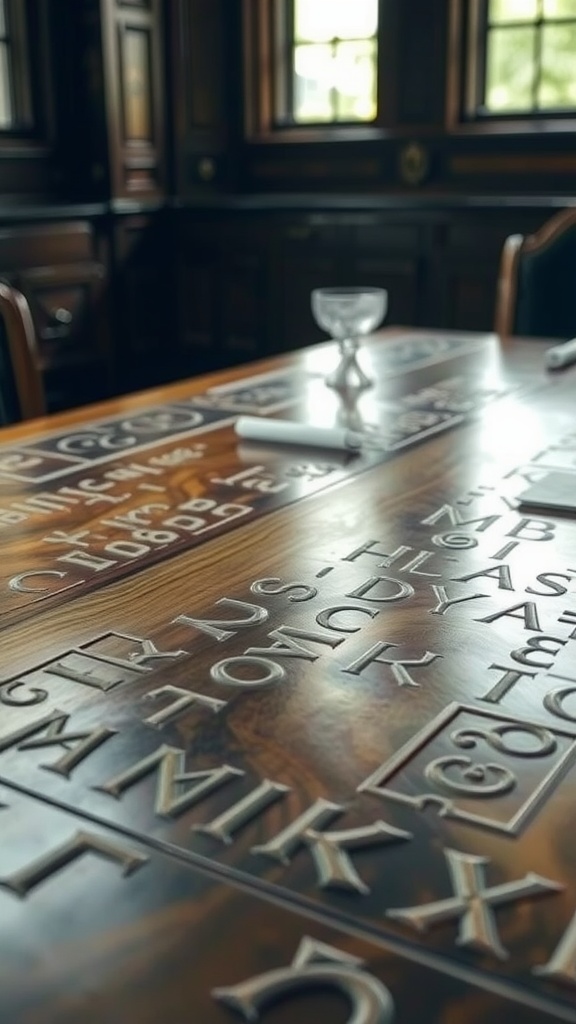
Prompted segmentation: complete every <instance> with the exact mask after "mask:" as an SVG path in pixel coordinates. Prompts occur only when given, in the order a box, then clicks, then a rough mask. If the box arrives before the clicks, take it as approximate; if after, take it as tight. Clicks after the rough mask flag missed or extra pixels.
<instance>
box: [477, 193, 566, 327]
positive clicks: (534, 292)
mask: <svg viewBox="0 0 576 1024" xmlns="http://www.w3.org/2000/svg"><path fill="white" fill-rule="evenodd" d="M494 327H495V330H496V332H497V333H498V334H500V335H501V336H502V337H506V336H508V335H512V334H519V335H525V336H528V337H545V338H573V337H574V336H576V209H571V210H561V211H560V213H557V214H555V215H554V216H553V217H551V218H550V220H548V221H547V222H546V223H545V224H544V226H543V227H541V228H540V229H539V230H538V231H536V232H535V233H534V234H533V235H526V236H524V235H510V236H509V238H507V239H506V242H505V243H504V248H503V250H502V257H501V261H500V275H499V279H498V293H497V298H496V316H495V325H494Z"/></svg>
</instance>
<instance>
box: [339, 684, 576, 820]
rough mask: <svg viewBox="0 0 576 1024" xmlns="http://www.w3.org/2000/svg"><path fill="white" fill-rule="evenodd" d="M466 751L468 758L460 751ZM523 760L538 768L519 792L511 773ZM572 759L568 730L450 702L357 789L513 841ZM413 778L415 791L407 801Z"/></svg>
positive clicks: (574, 740) (573, 739)
mask: <svg viewBox="0 0 576 1024" xmlns="http://www.w3.org/2000/svg"><path fill="white" fill-rule="evenodd" d="M454 725H457V726H459V727H458V728H456V729H454V728H453V726H454ZM447 747H448V750H449V753H445V751H446V748H447ZM468 750H469V751H471V752H472V755H473V756H468V755H467V754H463V753H462V751H468ZM436 751H437V752H438V753H436ZM494 752H495V753H496V757H494V756H493V755H494ZM490 755H492V756H490ZM488 758H490V759H488ZM526 759H529V760H530V761H533V762H535V763H537V764H538V767H540V768H541V774H540V779H539V781H538V783H537V784H536V785H535V786H534V787H533V788H532V790H531V791H530V792H524V791H523V785H522V782H521V780H520V779H519V777H518V775H517V768H518V767H519V765H521V763H522V761H525V760H526ZM575 760H576V735H575V734H574V733H572V732H565V731H563V730H560V729H556V728H554V729H547V728H544V727H543V726H540V725H535V724H533V723H531V722H526V721H522V720H521V719H516V718H508V717H506V716H503V715H496V714H494V713H492V712H488V711H484V710H481V709H478V708H475V707H468V706H466V705H463V704H456V703H453V704H450V705H449V706H448V707H447V708H445V709H444V711H442V712H441V713H440V714H439V715H437V717H436V718H435V719H433V721H432V722H430V724H429V725H427V726H426V727H425V728H424V729H422V730H421V731H420V732H419V733H417V734H416V735H415V736H414V737H413V738H412V739H411V740H410V741H409V742H408V743H406V744H405V745H404V746H403V747H401V749H400V750H399V751H398V752H397V753H396V754H395V755H394V756H393V757H392V758H390V760H388V761H386V762H385V763H384V764H383V765H381V766H380V767H379V768H378V769H377V770H376V771H375V772H374V773H373V774H372V775H371V776H369V778H367V779H365V781H364V782H362V783H361V785H360V786H359V787H358V791H359V792H364V793H372V794H373V795H374V796H379V797H384V798H385V799H388V800H394V801H396V802H398V803H403V804H407V805H409V806H410V807H413V808H414V809H416V810H419V811H422V810H424V809H425V808H426V807H427V806H429V805H432V806H435V807H437V808H438V813H439V815H440V816H441V817H447V818H455V819H457V820H459V821H464V822H467V823H468V824H470V825H478V826H482V827H484V828H489V829H494V830H496V831H498V832H504V833H505V834H507V835H510V836H517V835H519V833H520V832H521V831H522V829H523V827H524V826H525V825H526V823H527V821H528V820H529V818H531V817H532V816H533V815H534V814H535V813H536V811H537V810H538V808H539V806H540V805H541V804H542V803H543V802H544V801H545V800H546V799H547V797H548V796H549V794H550V792H551V791H552V790H553V789H554V787H555V786H556V785H557V784H558V783H559V782H560V780H561V779H562V778H563V777H564V775H565V774H566V772H567V771H568V769H569V768H570V767H571V766H572V765H573V764H574V762H575ZM418 776H419V777H420V780H421V785H422V792H421V793H420V794H419V795H418V796H412V795H410V794H411V792H412V791H413V787H414V779H415V778H418ZM479 802H481V803H482V811H483V813H481V812H480V811H479V810H478V808H477V805H478V803H479ZM475 805H476V806H475ZM490 811H491V812H492V813H489V812H490Z"/></svg>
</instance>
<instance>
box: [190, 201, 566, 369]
mask: <svg viewBox="0 0 576 1024" xmlns="http://www.w3.org/2000/svg"><path fill="white" fill-rule="evenodd" d="M254 205H255V207H256V206H257V203H256V202H255V204H254ZM548 216H549V211H548V210H546V209H532V208H529V207H527V208H526V209H519V210H509V209H507V208H506V207H505V206H502V208H499V207H498V206H496V205H495V206H494V207H492V208H491V207H490V204H489V203H487V204H486V205H485V206H481V207H479V208H478V209H466V208H464V209H463V208H460V207H459V206H455V207H451V206H449V205H445V206H442V204H440V203H438V204H436V205H432V204H427V205H426V206H424V205H419V204H418V203H417V202H414V203H413V204H408V203H405V204H404V208H402V204H400V203H398V204H394V203H393V202H392V201H389V203H388V204H387V205H384V204H380V205H379V204H378V202H377V201H376V202H375V204H374V209H366V207H364V208H363V209H362V208H360V209H353V208H350V209H348V210H338V209H329V208H327V207H324V208H321V207H318V208H316V209H314V208H312V209H308V210H305V209H300V210H293V211H290V210H286V209H285V208H282V206H281V204H280V203H279V204H278V207H277V208H276V209H268V210H267V211H266V213H263V212H262V211H261V210H258V209H256V208H255V209H254V210H251V209H250V208H249V205H248V204H247V203H246V202H244V203H243V204H242V205H240V204H238V208H237V209H222V210H217V209H213V210H211V211H206V210H204V209H201V208H197V209H193V208H189V209H188V210H186V211H179V212H178V213H177V214H175V221H174V259H175V267H176V275H177V282H178V321H179V332H178V333H179V345H180V346H181V350H182V355H183V361H182V367H183V371H184V372H188V373H195V372H200V371H201V370H209V369H215V368H217V367H220V366H223V365H233V364H235V363H240V362H244V361H246V360H248V359H251V358H255V357H257V356H264V355H271V354H274V353H277V352H282V351H287V350H290V349H296V348H301V347H303V346H305V345H309V344H311V343H313V342H315V341H318V340H320V339H322V338H324V337H325V335H323V333H322V331H321V330H320V329H319V328H318V327H317V326H316V325H315V323H314V321H313V318H312V314H311V309H310V294H311V291H312V289H313V288H317V287H320V286H328V285H354V284H358V285H363V284H367V285H376V286H380V287H383V288H386V289H387V290H388V298H389V304H388V313H387V317H386V322H387V323H389V324H408V325H413V326H421V327H439V328H442V327H445V328H454V329H460V330H477V331H491V330H492V328H493V318H494V305H495V296H496V282H497V277H498V270H499V262H500V254H501V251H502V246H503V244H504V240H505V238H506V237H507V235H509V234H512V233H513V232H515V231H520V232H530V231H533V230H535V229H536V228H537V227H538V225H539V224H541V223H542V222H543V221H544V220H546V218H547V217H548Z"/></svg>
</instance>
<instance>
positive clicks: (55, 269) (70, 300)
mask: <svg viewBox="0 0 576 1024" xmlns="http://www.w3.org/2000/svg"><path fill="white" fill-rule="evenodd" d="M14 279H15V281H16V284H17V285H18V287H20V288H21V290H22V291H23V293H24V294H25V295H26V297H27V299H28V301H29V303H30V308H31V310H32V315H33V317H34V323H35V326H36V331H37V336H38V350H39V356H40V367H41V369H42V371H43V372H44V374H45V378H46V391H47V401H48V406H49V408H50V409H57V408H65V407H66V406H70V405H78V404H81V403H83V402H87V401H92V400H94V399H97V398H102V397H105V396H106V395H108V394H110V391H111V390H112V388H113V366H112V356H111V348H110V339H109V332H108V311H107V294H106V271H105V268H104V267H103V266H102V264H100V263H96V262H83V263H76V264H63V265H61V266H50V267H29V268H28V269H26V270H22V271H20V272H17V273H16V274H15V275H14Z"/></svg>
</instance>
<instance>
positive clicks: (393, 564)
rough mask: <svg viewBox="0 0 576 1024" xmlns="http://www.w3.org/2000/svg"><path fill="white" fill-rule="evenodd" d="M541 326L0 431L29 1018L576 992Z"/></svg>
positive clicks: (559, 519) (136, 1023) (14, 835)
mask: <svg viewBox="0 0 576 1024" xmlns="http://www.w3.org/2000/svg"><path fill="white" fill-rule="evenodd" d="M545 348H546V343H545V342H543V341H541V340H538V339H531V340H522V339H514V340H512V341H509V342H506V343H504V342H502V341H500V340H499V338H498V337H496V336H495V335H491V334H471V333H460V332H446V331H432V330H430V331H425V330H412V329H409V328H404V329H397V330H396V329H392V328H389V329H387V330H384V331H381V332H379V333H377V334H375V335H374V336H372V337H371V338H369V339H367V340H366V341H365V342H364V343H363V345H362V348H361V350H360V361H361V363H362V366H363V368H364V369H365V371H366V372H367V374H368V375H369V376H370V378H371V380H372V386H371V387H368V388H363V389H361V390H354V389H353V388H350V389H348V390H339V391H336V390H334V389H333V388H330V387H328V386H327V385H326V380H325V378H326V374H327V373H328V372H329V371H330V369H331V368H332V367H333V365H334V364H335V361H336V359H337V353H336V346H335V344H333V343H326V344H320V345H316V346H311V347H310V348H307V349H304V350H301V351H298V352H295V353H287V354H285V355H282V356H280V357H276V358H274V359H270V360H268V361H263V362H260V363H253V364H250V365H246V366H243V367H242V368H240V369H238V368H236V369H231V370H227V371H223V372H219V373H216V374H213V375H210V376H204V377H196V378H192V379H190V380H186V381H182V382H179V383H177V384H172V385H170V386H166V387H163V388H158V389H156V390H152V391H147V392H142V393H139V394H136V395H130V396H127V397H122V398H116V399H113V400H111V401H108V402H106V403H102V404H99V405H95V406H90V407H86V408H81V409H78V410H74V411H71V412H66V413H61V414H58V415H52V416H48V417H46V418H44V419H41V420H35V421H31V422H27V423H22V424H19V425H17V426H14V427H11V428H5V429H3V430H2V431H1V432H0V630H1V633H0V640H1V647H0V650H1V662H0V934H1V940H0V942H1V956H0V1021H1V1022H2V1024H4V1022H7V1024H8V1022H10V1024H78V1022H82V1024H157V1022H161V1021H166V1022H170V1024H227V1022H228V1024H233V1022H234V1021H235V1020H236V1021H240V1020H247V1021H262V1022H263V1024H287V1022H294V1021H299V1022H301V1024H311V1022H316V1021H322V1022H324V1021H325V1022H326V1024H328V1022H330V1024H415V1022H423V1024H427V1022H441V1024H456V1022H458V1024H479V1022H482V1024H484V1022H486V1021H488V1020H489V1021H490V1022H491V1024H504V1022H506V1024H508V1022H510V1021H514V1022H515V1024H516V1022H518V1024H541V1022H543V1021H557V1020H558V1021H576V658H575V651H576V643H575V641H576V523H575V514H574V506H575V505H576V415H575V409H576V401H575V399H576V369H571V368H567V369H565V370H562V371H560V372H550V371H547V370H546V369H545V365H544V352H545ZM241 416H250V417H260V418H261V419H262V420H271V419H282V420H288V421H292V422H294V423H301V424H308V425H311V426H319V427H326V426H328V427H339V428H344V429H345V430H348V431H351V432H352V433H353V434H354V435H357V434H360V436H361V439H362V445H361V447H360V449H356V450H348V449H346V448H344V447H343V448H327V447H322V446H317V445H312V444H310V445H306V444H305V445H300V444H298V445H296V444H291V443H281V442H280V443H270V442H266V441H258V442H255V441H250V440H246V439H243V438H241V437H239V436H238V434H237V433H236V430H235V426H236V424H237V421H238V418H239V417H241ZM572 483H574V489H573V490H572V489H571V485H572ZM562 488H563V489H564V490H563V493H564V500H563V501H560V502H559V504H558V502H557V501H556V502H555V501H554V494H555V492H556V491H558V489H560V490H562ZM550 501H551V502H552V504H551V505H549V504H548V502H550ZM571 504H572V508H571V507H570V506H571Z"/></svg>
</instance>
